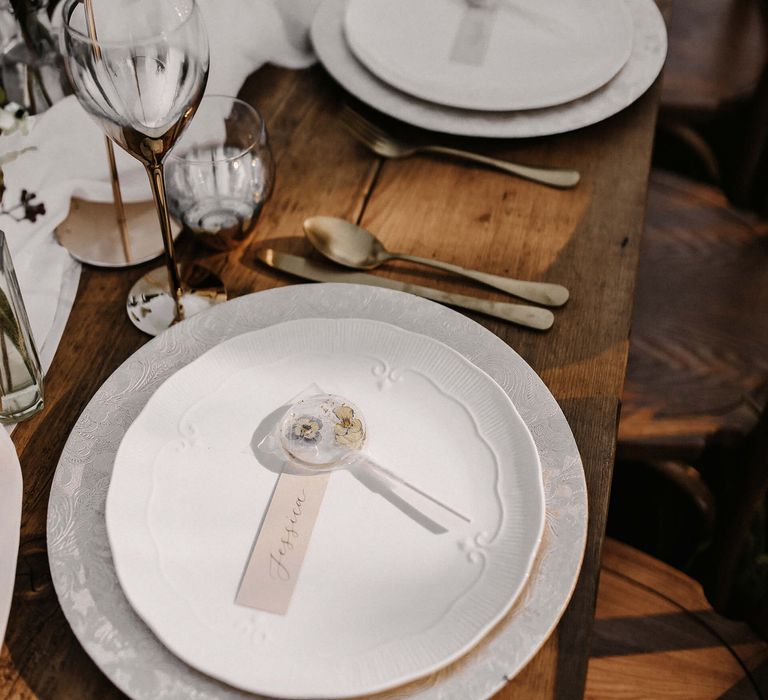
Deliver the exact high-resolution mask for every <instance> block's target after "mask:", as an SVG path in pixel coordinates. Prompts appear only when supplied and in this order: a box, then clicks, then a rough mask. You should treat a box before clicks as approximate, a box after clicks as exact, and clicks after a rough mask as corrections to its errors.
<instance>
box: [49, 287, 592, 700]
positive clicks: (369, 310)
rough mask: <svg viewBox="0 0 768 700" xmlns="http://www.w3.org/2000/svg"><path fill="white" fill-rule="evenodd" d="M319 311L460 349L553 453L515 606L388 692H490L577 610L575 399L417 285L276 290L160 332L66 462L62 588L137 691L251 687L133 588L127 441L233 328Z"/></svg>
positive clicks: (53, 543) (196, 692)
mask: <svg viewBox="0 0 768 700" xmlns="http://www.w3.org/2000/svg"><path fill="white" fill-rule="evenodd" d="M313 317H323V318H369V319H374V320H379V321H384V322H386V323H391V324H393V325H396V326H399V327H400V328H403V329H405V330H411V331H414V332H417V333H421V334H424V335H428V336H430V337H432V338H435V339H436V340H439V341H441V342H443V343H445V344H446V345H448V346H449V347H451V348H453V349H454V350H456V351H457V352H459V353H460V354H462V355H463V356H464V357H466V358H467V359H468V360H470V361H471V362H472V363H474V364H475V365H476V366H477V367H479V368H480V369H482V370H484V371H485V372H486V373H487V374H488V375H490V376H491V378H493V379H494V380H495V381H496V383H497V384H498V385H499V386H500V387H501V388H502V389H503V390H504V391H505V392H506V393H507V395H508V396H509V397H510V399H511V400H512V402H513V404H514V405H515V407H516V408H517V410H518V412H519V413H520V416H521V418H522V419H523V421H524V422H525V423H526V425H527V426H528V429H529V431H530V433H531V435H532V436H533V439H534V442H535V444H536V448H537V450H538V453H539V457H540V460H541V465H542V476H543V481H544V496H545V502H546V522H545V529H544V533H543V536H542V542H541V546H540V549H539V552H538V554H537V556H536V561H535V563H534V566H533V570H532V572H531V576H530V579H529V583H528V584H527V585H526V587H525V589H524V590H523V593H522V594H521V596H520V597H519V598H518V600H517V602H516V603H515V605H514V606H513V607H512V609H511V610H510V612H509V613H508V614H507V615H506V616H505V617H504V618H503V619H502V620H501V621H500V622H499V624H498V625H497V626H496V627H495V628H494V629H493V630H492V631H491V632H490V633H489V634H488V635H487V636H486V637H485V638H484V639H482V640H481V641H480V643H479V644H478V645H477V646H476V647H475V648H474V649H473V650H472V651H471V652H469V654H467V655H466V656H465V657H463V658H462V659H461V660H459V661H458V662H456V663H455V664H453V665H451V666H448V667H447V668H445V669H443V670H442V671H440V672H439V673H437V674H433V675H431V676H428V677H426V678H424V679H422V680H419V681H416V682H414V683H411V684H409V685H407V686H403V687H401V688H398V689H396V690H394V691H389V692H388V693H384V694H383V695H382V697H397V698H404V697H408V698H420V699H421V698H437V697H440V698H456V699H457V700H468V699H469V698H472V699H480V698H488V697H490V696H491V695H493V693H494V692H496V691H497V690H498V689H499V688H500V687H501V686H502V685H504V683H505V682H506V680H507V678H509V677H511V676H514V675H515V674H516V673H517V672H519V671H520V669H522V667H523V666H524V665H525V664H526V663H527V661H529V660H530V658H531V657H532V656H533V655H534V654H535V652H536V651H537V650H538V648H540V647H541V645H542V644H543V643H544V642H545V641H546V639H547V638H548V637H549V635H550V634H551V632H552V630H553V629H554V627H555V625H556V624H557V622H558V620H559V619H560V616H561V615H562V613H563V611H564V610H565V607H566V605H567V603H568V600H569V599H570V596H571V594H572V592H573V588H574V586H575V584H576V579H577V576H578V572H579V569H580V566H581V560H582V556H583V553H584V546H585V542H586V525H587V498H586V484H585V481H584V472H583V469H582V466H581V460H580V457H579V453H578V449H577V447H576V444H575V442H574V439H573V435H572V433H571V431H570V428H569V427H568V424H567V422H566V420H565V417H564V416H563V414H562V411H561V410H560V408H559V407H558V405H557V402H556V401H555V400H554V398H553V397H552V395H551V394H550V393H549V391H548V390H547V388H546V387H545V386H544V384H543V383H542V382H541V380H540V379H539V378H538V377H537V375H536V374H535V372H534V371H533V370H532V369H531V368H530V367H529V366H528V365H527V364H526V363H525V362H524V361H523V359H522V358H521V357H520V356H519V355H518V354H517V353H515V352H514V351H513V350H512V349H511V348H510V347H509V346H508V345H507V344H506V343H504V342H503V341H502V340H500V339H499V338H498V337H496V336H495V335H493V334H492V333H491V332H490V331H488V330H487V329H485V328H483V327H482V326H480V325H479V324H477V323H475V322H474V321H471V320H470V319H468V318H466V317H464V316H462V315H461V314H459V313H457V312H455V311H452V310H450V309H447V308H444V307H441V306H438V305H436V304H433V303H432V302H428V301H425V300H423V299H419V298H417V297H414V296H411V295H408V294H402V293H399V292H393V291H389V290H382V289H376V288H372V287H359V286H355V285H341V284H324V285H299V286H293V287H285V288H280V289H274V290H269V291H266V292H260V293H258V294H254V295H250V296H247V297H242V298H240V299H236V300H234V301H231V302H228V303H226V304H223V305H221V306H219V307H217V308H215V309H212V310H211V311H209V312H207V313H205V314H201V315H200V316H196V317H193V318H192V319H190V320H188V321H185V322H184V323H182V324H180V325H178V326H175V327H173V328H171V329H170V330H169V331H167V332H166V333H163V334H162V335H161V336H159V337H157V338H156V339H154V340H152V341H150V342H149V343H147V345H145V346H144V347H143V348H142V349H140V350H139V351H138V352H137V353H135V354H134V355H133V356H132V357H131V358H130V359H129V360H127V361H126V362H125V363H124V364H123V365H122V366H121V367H120V368H118V370H116V371H115V373H114V374H113V375H112V376H111V377H110V378H109V379H108V380H107V381H106V382H105V383H104V385H103V386H102V387H101V388H100V389H99V391H98V392H97V393H96V395H95V396H94V397H93V399H92V400H91V402H90V403H89V405H88V406H87V407H86V409H85V411H84V412H83V414H82V415H81V416H80V418H79V420H78V421H77V424H76V426H75V428H74V429H73V431H72V434H71V435H70V437H69V440H68V441H67V444H66V445H65V448H64V451H63V453H62V456H61V459H60V461H59V465H58V468H57V470H56V474H55V476H54V481H53V486H52V489H51V497H50V502H49V508H48V552H49V559H50V564H51V571H52V575H53V581H54V585H55V587H56V592H57V595H58V597H59V601H60V604H61V606H62V609H63V610H64V613H65V615H66V616H67V619H68V620H69V623H70V625H71V626H72V629H73V630H74V632H75V635H76V636H77V638H78V639H79V640H80V642H81V644H82V645H83V647H84V648H85V650H86V651H87V652H88V654H90V656H91V657H92V658H93V660H94V661H95V663H96V664H97V665H98V666H99V668H101V670H102V671H103V672H104V673H105V674H106V675H107V676H108V677H109V678H110V679H111V680H112V681H113V682H114V683H115V684H116V685H117V686H118V687H119V688H120V689H121V690H123V691H124V692H125V693H127V694H128V695H129V696H130V697H132V698H142V699H143V698H147V699H150V698H159V697H162V698H189V699H194V700H209V699H210V700H212V699H213V698H226V699H230V698H248V697H252V696H251V695H249V694H247V693H244V692H242V691H238V690H234V689H232V688H231V687H229V686H226V685H223V684H221V683H219V682H217V681H215V680H213V679H211V678H209V677H208V676H205V675H203V674H202V673H200V672H198V671H195V670H194V669H192V668H191V667H189V666H188V665H186V664H184V663H183V662H182V661H180V660H179V659H178V658H177V657H176V656H174V655H173V654H171V652H169V651H168V650H167V649H166V648H165V647H164V646H163V645H162V644H161V643H160V642H159V641H158V640H157V638H156V637H155V636H154V635H153V634H152V632H151V631H150V630H149V628H148V627H147V626H146V625H145V624H144V623H143V622H142V621H141V619H140V618H139V617H138V616H137V615H136V613H135V612H134V611H133V609H132V608H131V606H130V604H129V603H128V601H127V599H126V598H125V596H124V595H123V593H122V590H121V588H120V585H119V583H118V581H117V577H116V574H115V570H114V566H113V563H112V558H111V554H110V549H109V544H108V542H107V533H106V524H105V520H104V508H105V500H106V495H107V489H108V487H109V482H110V477H111V472H112V468H113V465H114V459H115V454H116V452H117V448H118V446H119V444H120V441H121V440H122V438H123V436H124V434H125V431H126V430H127V429H128V427H129V426H130V425H131V423H132V422H133V421H134V420H135V418H136V416H137V415H138V414H139V412H140V411H141V409H142V408H143V407H144V405H145V404H146V403H147V401H148V400H149V398H150V397H151V396H152V395H153V394H154V392H155V391H156V390H157V388H158V387H159V386H160V385H161V384H162V383H163V382H164V381H165V380H166V379H167V378H168V377H170V376H171V375H172V374H174V372H175V371H176V370H178V369H180V368H181V367H184V366H185V365H187V364H188V363H189V362H191V361H192V360H194V359H195V358H197V357H199V356H200V355H202V354H203V353H204V352H205V351H207V350H208V349H210V348H212V347H213V346H215V345H217V344H218V343H220V342H221V341H222V340H225V339H227V338H231V337H234V336H236V335H240V334H241V333H245V332H248V331H251V330H255V329H258V328H265V327H268V326H271V325H274V324H276V323H281V322H283V321H286V320H291V319H301V318H313Z"/></svg>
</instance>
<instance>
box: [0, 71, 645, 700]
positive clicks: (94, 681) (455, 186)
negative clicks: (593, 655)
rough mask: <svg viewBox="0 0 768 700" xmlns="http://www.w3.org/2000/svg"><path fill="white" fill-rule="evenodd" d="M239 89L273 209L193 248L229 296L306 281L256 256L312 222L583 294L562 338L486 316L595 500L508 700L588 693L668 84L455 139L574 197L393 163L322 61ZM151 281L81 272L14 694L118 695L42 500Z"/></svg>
mask: <svg viewBox="0 0 768 700" xmlns="http://www.w3.org/2000/svg"><path fill="white" fill-rule="evenodd" d="M242 96H243V97H244V98H245V99H247V100H248V101H250V102H251V103H253V104H255V105H257V106H258V107H259V108H260V109H261V110H262V111H263V112H264V114H265V116H266V118H267V123H268V125H269V129H270V134H271V138H272V146H273V150H274V153H275V157H276V162H277V182H276V187H275V191H274V194H273V196H272V199H271V201H270V202H269V203H268V205H267V206H266V207H265V209H264V212H263V214H262V217H261V220H260V222H259V224H258V227H257V229H256V231H255V233H254V235H253V237H252V239H251V241H250V242H248V243H246V244H245V245H244V247H242V248H241V249H239V250H237V251H234V252H233V253H230V254H216V255H206V254H205V253H204V252H203V251H201V250H197V249H196V247H195V245H194V244H191V243H189V242H187V243H186V244H184V245H182V246H181V248H182V250H181V253H182V255H183V256H195V257H196V258H197V259H198V260H201V261H205V263H206V264H208V265H209V266H210V267H212V268H213V269H215V270H217V271H219V272H220V273H221V275H222V277H223V279H224V280H225V282H226V284H227V286H228V287H229V290H230V293H231V294H232V295H233V296H236V295H241V294H245V293H248V292H253V291H257V290H261V289H267V288H270V287H274V286H278V285H285V284H291V283H294V282H296V280H295V279H293V278H290V277H288V276H286V275H283V274H280V273H276V272H272V271H269V270H267V269H265V268H264V267H263V266H261V264H260V263H259V262H258V261H257V260H256V259H255V256H254V251H255V250H256V249H257V248H258V247H259V246H260V245H263V243H264V241H266V240H268V241H269V243H270V245H272V246H274V247H279V248H281V249H283V250H288V251H302V252H307V245H306V244H305V243H304V241H303V240H302V238H301V222H302V221H303V219H304V218H305V217H307V216H310V215H312V214H328V215H335V216H341V217H345V218H348V219H352V220H360V221H362V223H363V224H364V225H366V226H369V227H370V228H371V229H372V230H374V231H375V232H376V233H377V234H379V235H380V236H381V238H382V239H383V241H384V242H385V243H386V245H387V246H391V247H392V248H393V249H400V250H402V251H404V252H411V253H416V254H419V255H424V256H430V255H434V256H439V257H440V258H442V259H444V260H447V261H449V262H453V263H457V264H460V265H463V266H467V267H476V268H479V269H483V270H487V271H488V272H494V273H498V274H509V275H513V276H516V277H521V278H526V277H527V278H531V279H538V280H546V281H552V282H559V283H562V284H565V285H566V286H568V287H569V288H570V289H571V292H572V299H571V301H570V302H569V303H568V305H567V306H566V307H565V308H563V309H562V310H559V311H557V312H556V316H557V319H556V322H555V327H554V329H553V330H552V331H550V332H548V333H543V334H542V333H536V332H532V331H528V330H524V329H521V328H517V327H515V326H512V325H509V324H505V323H503V322H493V321H490V320H489V319H487V318H483V317H480V316H477V317H475V318H476V319H477V320H478V321H479V322H481V323H483V324H484V325H485V326H487V327H488V328H490V329H491V330H492V331H493V332H494V333H496V334H498V335H499V336H500V337H501V338H503V339H504V340H505V341H506V342H508V343H509V344H510V345H511V346H512V347H513V348H515V350H517V351H518V352H519V353H520V354H521V355H522V356H523V357H524V358H525V359H526V360H527V361H528V362H529V363H530V364H531V365H532V367H533V368H534V369H535V370H536V371H537V372H538V373H539V374H540V375H541V376H542V377H543V379H544V381H545V382H546V383H547V384H548V385H549V387H550V389H551V390H552V392H553V393H554V395H555V397H556V398H557V399H558V400H559V402H560V405H561V406H562V408H563V410H564V411H565V414H566V416H567V418H568V420H569V422H570V425H571V427H572V429H573V432H574V435H575V437H576V441H577V443H578V445H579V448H580V450H581V454H582V457H583V461H584V469H585V472H586V477H587V482H588V490H589V536H588V543H587V551H586V557H585V561H584V566H583V569H582V572H581V576H580V578H579V583H578V586H577V589H576V592H575V594H574V597H573V600H572V602H571V604H570V606H569V608H568V610H567V612H566V614H565V616H564V618H563V620H562V621H561V623H560V625H559V626H558V628H557V631H556V633H555V634H554V635H553V636H552V638H551V639H550V640H549V641H548V642H547V644H546V645H545V646H544V648H543V649H542V650H541V652H540V653H539V654H538V655H537V656H536V657H535V659H534V660H533V661H532V662H531V663H530V664H529V665H528V667H527V668H526V669H525V670H524V671H523V672H522V673H521V674H520V675H518V676H517V677H516V678H515V679H514V680H513V681H511V682H510V683H509V685H508V686H507V688H506V689H505V690H503V691H502V692H501V693H500V694H499V697H501V698H511V697H513V696H514V697H515V698H523V697H531V698H537V699H539V698H546V697H562V698H577V697H581V696H582V694H583V688H584V679H585V674H586V668H587V653H588V647H589V637H590V629H591V622H592V619H593V614H594V605H595V596H596V586H597V578H598V570H599V561H600V550H601V546H602V540H603V534H604V530H605V517H606V511H607V504H608V493H609V488H610V482H611V470H612V465H613V457H614V450H615V445H616V423H617V415H618V410H619V397H620V395H621V389H622V384H623V381H624V373H625V366H626V356H627V345H628V336H629V325H630V315H631V307H632V294H633V288H634V280H635V274H636V267H637V259H638V250H639V243H640V234H641V231H642V228H643V214H644V209H645V196H646V187H647V179H648V172H649V167H650V155H651V145H652V140H653V131H654V124H655V119H656V112H657V106H658V81H657V84H656V85H655V86H654V87H653V88H652V89H651V90H650V91H649V92H648V93H647V94H646V95H645V96H644V97H643V98H641V99H640V100H639V101H638V102H636V103H635V104H634V105H633V106H632V107H630V108H628V109H626V110H625V111H623V112H622V113H621V114H619V115H617V116H615V117H613V118H612V119H610V120H608V121H606V122H603V123H601V124H599V125H596V126H594V127H591V128H588V129H583V130H580V131H578V132H576V133H572V134H568V135H563V136H556V137H552V138H547V139H531V140H526V141H519V142H515V141H481V140H478V141H466V140H461V139H458V140H454V142H456V143H462V144H464V145H470V146H473V147H475V148H476V149H478V150H483V151H486V152H488V153H493V154H494V155H497V156H502V157H503V156H508V157H510V158H512V157H514V158H515V159H516V160H518V161H521V162H530V163H532V164H540V165H553V166H554V165H562V166H568V167H575V168H578V169H579V170H581V172H582V174H583V181H582V184H581V185H580V186H579V188H577V189H576V190H574V191H569V192H561V191H556V190H552V189H549V188H545V187H541V186H538V185H534V184H531V183H527V182H523V181H522V180H518V179H515V178H513V177H510V176H508V175H504V174H501V173H498V172H492V171H488V170H484V169H482V168H475V167H469V166H467V165H459V164H456V163H454V162H450V161H447V160H437V159H431V158H412V159H408V160H403V161H387V162H382V161H381V160H380V159H379V158H377V157H375V156H372V155H371V154H370V153H368V152H367V151H366V150H364V149H363V148H362V147H361V146H359V145H357V144H356V143H355V142H353V141H352V140H351V138H350V137H349V136H348V135H347V133H346V132H345V131H344V130H343V129H342V128H340V125H339V123H338V113H339V111H340V109H341V108H342V105H343V103H344V100H345V95H344V93H343V91H342V90H341V89H340V88H338V87H337V86H335V85H334V83H333V82H332V81H331V80H330V79H329V78H328V76H327V75H326V74H325V73H324V72H323V70H322V69H320V68H317V67H316V68H312V69H309V70H306V71H301V72H294V71H288V70H284V69H277V68H272V67H266V68H264V69H262V70H260V71H259V72H258V73H257V74H255V75H254V76H252V78H251V79H249V81H248V82H247V84H246V86H245V87H244V89H243V91H242ZM143 269H146V268H143ZM141 271H142V269H136V270H123V271H104V270H95V269H84V271H83V275H82V279H81V283H80V289H79V292H78V297H77V302H76V304H75V307H74V310H73V313H72V315H71V317H70V320H69V324H68V326H67V330H66V333H65V335H64V338H63V341H62V344H61V347H60V349H59V351H58V354H57V356H56V358H55V360H54V363H53V366H52V367H51V369H50V372H49V373H48V377H47V382H46V408H45V410H44V411H43V412H42V413H41V414H40V415H38V416H36V417H35V418H33V419H32V420H30V421H29V422H27V423H24V424H22V425H20V426H19V427H18V429H17V430H16V432H15V433H14V436H13V437H14V441H15V443H16V446H17V448H18V451H19V455H20V459H21V464H22V469H23V472H24V506H23V514H22V545H21V552H20V561H19V578H18V581H17V587H16V594H15V598H14V602H13V606H12V610H11V617H10V620H9V629H8V634H7V638H6V645H5V646H4V647H3V651H2V656H1V657H0V699H2V700H22V699H24V700H28V699H31V698H40V699H41V700H42V699H46V700H47V699H49V698H50V699H54V698H55V699H56V700H59V699H64V700H66V699H69V698H73V699H78V700H79V699H81V698H100V699H107V698H116V697H120V693H119V692H118V691H117V690H116V689H115V688H114V687H112V686H111V684H110V683H109V682H108V681H107V680H106V678H105V677H103V676H102V675H101V673H100V672H99V671H98V669H97V667H96V666H95V664H94V663H93V662H91V661H90V660H89V659H88V657H87V656H86V654H85V653H84V651H83V650H82V649H81V648H80V646H79V645H78V643H77V641H76V640H75V637H74V636H73V634H72V632H71V631H70V630H69V628H68V626H67V623H66V621H65V619H64V617H63V614H62V612H61V610H60V609H59V606H58V604H57V601H56V596H55V593H54V591H53V590H52V587H51V583H50V574H49V571H48V566H47V559H46V556H45V529H46V506H47V500H48V494H49V491H50V485H51V479H52V477H53V473H54V471H55V468H56V463H57V460H58V457H59V454H60V453H61V450H62V448H63V446H64V443H65V441H66V439H67V436H68V434H69V432H70V430H71V429H72V427H73V425H74V423H75V421H76V420H77V417H78V416H79V414H80V412H81V411H82V410H83V408H84V407H85V405H86V404H87V402H88V401H89V400H90V398H91V396H92V395H93V394H94V392H95V391H96V389H98V387H99V386H100V385H101V384H102V383H103V382H104V380H105V379H106V378H107V377H108V376H109V374H110V373H111V372H112V371H113V370H114V369H115V368H116V367H117V366H118V365H119V364H120V363H121V362H122V361H123V360H125V359H126V358H127V357H129V356H130V354H131V353H133V352H134V351H135V350H136V349H137V348H138V347H140V346H141V345H142V344H143V343H145V342H146V340H147V339H146V337H145V336H143V335H142V334H141V333H140V332H139V331H137V330H136V329H135V328H134V327H133V326H132V325H131V324H130V322H129V321H128V319H127V318H126V316H125V313H124V301H125V297H126V294H127V292H128V289H129V288H130V286H131V285H132V283H133V282H134V281H135V279H136V278H137V276H138V274H139V273H140V272H141ZM377 274H383V275H389V276H392V277H397V278H398V279H404V280H413V281H420V282H422V283H427V284H431V285H434V286H436V287H440V288H442V289H446V290H449V291H450V290H454V291H463V292H465V293H470V294H474V295H476V296H480V297H485V298H494V299H503V296H502V295H501V294H495V293H494V292H489V291H488V290H486V289H483V288H480V287H478V286H474V285H472V284H467V283H465V282H460V281H454V280H449V279H448V278H446V277H445V276H443V275H440V274H435V273H434V272H428V271H425V270H422V269H417V268H415V267H413V266H410V265H407V264H400V263H397V264H395V263H393V264H391V265H387V266H386V267H385V269H383V270H381V271H380V272H379V273H377Z"/></svg>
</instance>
